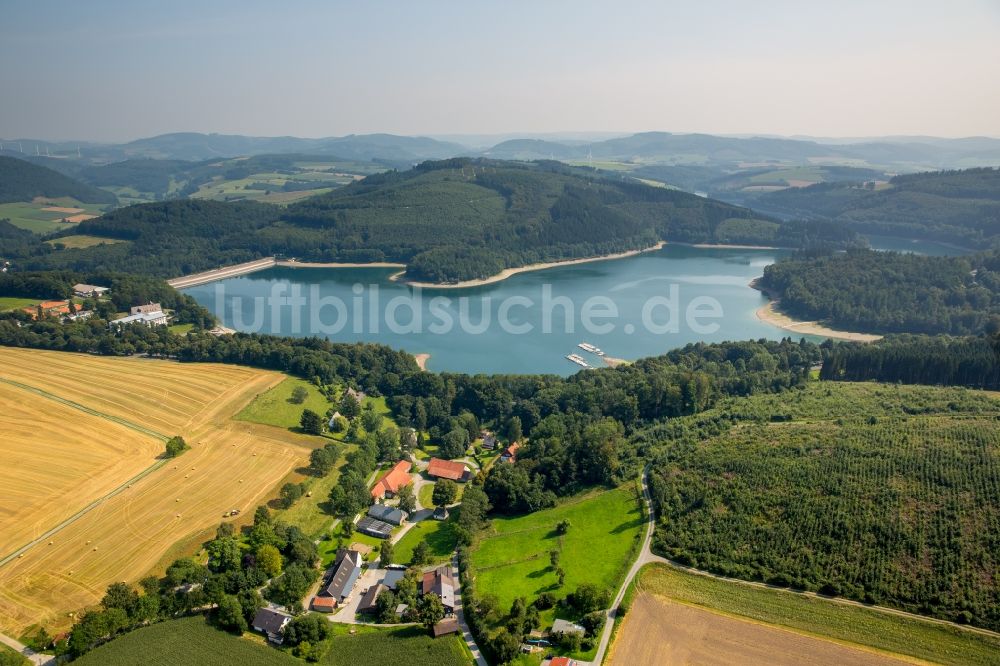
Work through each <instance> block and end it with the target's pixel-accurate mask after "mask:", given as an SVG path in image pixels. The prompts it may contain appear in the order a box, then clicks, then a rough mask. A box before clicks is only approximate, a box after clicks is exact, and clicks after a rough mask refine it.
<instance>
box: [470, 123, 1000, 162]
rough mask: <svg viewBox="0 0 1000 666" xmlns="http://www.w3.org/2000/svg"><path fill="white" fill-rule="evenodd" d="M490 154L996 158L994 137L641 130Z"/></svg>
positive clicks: (636, 158)
mask: <svg viewBox="0 0 1000 666" xmlns="http://www.w3.org/2000/svg"><path fill="white" fill-rule="evenodd" d="M483 154H484V155H485V156H487V157H492V158H495V159H522V160H535V159H557V160H585V159H593V160H614V161H623V162H635V163H636V165H637V166H642V165H648V164H685V165H716V166H718V165H730V166H735V165H737V164H741V163H757V162H780V163H793V164H811V163H816V162H820V163H829V164H833V163H842V164H856V163H857V162H862V163H864V164H867V165H869V166H884V167H890V166H891V167H896V168H899V169H901V170H906V171H912V170H915V169H918V168H920V167H923V168H924V169H928V168H954V167H960V166H984V165H996V164H1000V140H998V139H990V138H984V137H975V138H969V139H934V138H921V137H917V138H914V139H913V140H884V141H883V140H877V141H856V142H852V143H843V142H820V141H814V140H802V139H788V138H780V137H728V136H714V135H711V134H671V133H669V132H641V133H639V134H633V135H631V136H626V137H618V138H613V139H608V140H605V141H594V142H592V143H587V144H582V145H581V144H580V143H579V142H572V143H569V142H558V141H542V140H534V139H513V140H509V141H504V142H502V143H499V144H497V145H496V146H493V147H492V148H490V149H488V150H486V151H484V152H483ZM864 164H862V165H864Z"/></svg>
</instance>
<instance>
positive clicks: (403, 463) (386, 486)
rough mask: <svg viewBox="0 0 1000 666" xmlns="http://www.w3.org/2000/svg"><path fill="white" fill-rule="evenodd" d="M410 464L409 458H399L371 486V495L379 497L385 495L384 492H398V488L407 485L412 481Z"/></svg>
mask: <svg viewBox="0 0 1000 666" xmlns="http://www.w3.org/2000/svg"><path fill="white" fill-rule="evenodd" d="M410 466H411V463H410V461H409V460H400V461H399V462H398V463H396V464H395V466H394V467H393V468H392V469H390V470H389V471H388V472H386V473H385V474H384V475H383V476H382V478H381V479H379V480H378V481H376V482H375V485H374V486H372V497H374V498H375V499H381V498H382V497H385V494H386V493H394V494H395V493H398V492H399V489H400V488H402V487H403V486H406V485H409V484H410V483H411V482H412V479H410Z"/></svg>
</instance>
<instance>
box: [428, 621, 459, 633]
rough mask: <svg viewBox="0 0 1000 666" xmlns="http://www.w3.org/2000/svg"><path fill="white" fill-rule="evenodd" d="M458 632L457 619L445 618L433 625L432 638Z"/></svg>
mask: <svg viewBox="0 0 1000 666" xmlns="http://www.w3.org/2000/svg"><path fill="white" fill-rule="evenodd" d="M458 632H459V628H458V619H457V618H454V617H446V618H445V619H443V620H441V621H440V622H438V623H437V624H435V625H434V638H438V637H439V636H447V635H448V634H457V633H458Z"/></svg>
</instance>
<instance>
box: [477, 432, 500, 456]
mask: <svg viewBox="0 0 1000 666" xmlns="http://www.w3.org/2000/svg"><path fill="white" fill-rule="evenodd" d="M479 436H480V437H482V438H483V448H484V449H486V450H487V451H492V450H493V449H495V448H497V446H499V445H500V442H499V441H498V440H497V436H496V435H494V434H493V433H492V432H490V431H489V430H483V431H482V432H481V433H479Z"/></svg>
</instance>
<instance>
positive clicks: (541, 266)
mask: <svg viewBox="0 0 1000 666" xmlns="http://www.w3.org/2000/svg"><path fill="white" fill-rule="evenodd" d="M664 245H666V243H665V242H664V241H660V242H659V243H657V244H656V245H653V246H651V247H647V248H643V249H641V250H628V251H627V252H618V253H616V254H604V255H601V256H598V257H583V258H582V259H566V260H563V261H547V262H544V263H538V264H528V265H527V266H520V267H518V268H505V269H504V270H502V271H500V272H499V273H497V274H496V275H491V276H490V277H488V278H480V279H477V280H463V281H461V282H452V283H448V284H437V283H434V282H411V281H407V282H406V284H408V285H409V286H411V287H420V288H422V289H461V288H463V287H481V286H483V285H487V284H494V283H497V282H502V281H504V280H506V279H507V278H509V277H512V276H514V275H518V274H519V273H530V272H533V271H543V270H545V269H546V268H559V267H560V266H575V265H576V264H589V263H591V262H593V261H607V260H609V259H624V258H626V257H634V256H636V255H637V254H643V253H645V252H653V251H654V250H659V249H660V248H662V247H663V246H664ZM394 277H395V276H394Z"/></svg>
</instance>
